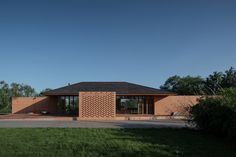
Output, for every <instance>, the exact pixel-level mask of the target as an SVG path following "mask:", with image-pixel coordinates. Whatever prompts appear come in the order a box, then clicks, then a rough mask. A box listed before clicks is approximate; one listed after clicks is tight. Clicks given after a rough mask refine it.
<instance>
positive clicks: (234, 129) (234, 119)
mask: <svg viewBox="0 0 236 157" xmlns="http://www.w3.org/2000/svg"><path fill="white" fill-rule="evenodd" d="M235 95H236V88H229V89H225V90H224V91H223V92H222V96H218V97H207V98H202V99H200V100H199V103H198V104H197V105H195V106H193V107H191V108H190V116H191V119H192V122H194V123H195V124H196V125H197V127H198V128H200V129H202V130H204V131H207V132H211V133H216V134H218V135H223V136H228V137H229V138H236V101H235V99H236V97H235Z"/></svg>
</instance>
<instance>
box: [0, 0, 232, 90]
mask: <svg viewBox="0 0 236 157" xmlns="http://www.w3.org/2000/svg"><path fill="white" fill-rule="evenodd" d="M0 54H1V55H0V67H1V71H0V80H5V81H7V82H8V83H11V82H18V83H26V84H29V85H31V86H33V87H35V88H36V89H37V91H40V90H41V89H44V88H47V87H50V88H57V87H60V86H64V85H66V84H67V83H76V82H80V81H129V82H134V83H140V84H143V85H148V86H152V87H159V86H160V85H161V84H163V83H164V81H165V80H166V79H167V78H168V77H169V76H171V75H175V74H177V75H180V76H185V75H188V74H189V75H194V76H196V75H201V76H203V77H205V76H207V75H208V74H209V73H212V72H213V71H223V70H225V69H227V68H229V67H230V66H235V65H236V1H235V0H232V1H229V0H222V1H217V0H212V1H207V0H185V1H183V0H178V1H177V0H143V1H139V0H99V1H98V0H93V1H92V0H84V1H78V0H64V1H60V0H55V1H52V0H51V1H50V2H49V0H28V1H25V0H21V1H19V0H15V1H13V0H9V1H5V0H2V1H0Z"/></svg>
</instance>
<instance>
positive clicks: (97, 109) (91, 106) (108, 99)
mask: <svg viewBox="0 0 236 157" xmlns="http://www.w3.org/2000/svg"><path fill="white" fill-rule="evenodd" d="M44 95H45V97H14V98H13V99H12V113H14V114H17V113H29V112H33V113H41V112H42V111H47V112H49V113H50V114H57V115H71V116H76V117H79V119H127V117H128V118H130V117H133V118H136V119H145V118H150V117H156V116H171V115H174V114H178V115H185V114H186V113H185V111H184V107H186V106H188V105H194V104H196V103H197V99H198V98H199V96H177V95H176V94H175V93H171V92H168V91H165V90H160V89H155V88H151V87H146V86H142V85H138V84H133V83H128V82H80V83H77V84H72V85H68V86H65V87H62V88H58V89H55V90H51V91H48V92H45V93H44Z"/></svg>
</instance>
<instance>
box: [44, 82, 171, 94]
mask: <svg viewBox="0 0 236 157" xmlns="http://www.w3.org/2000/svg"><path fill="white" fill-rule="evenodd" d="M86 91H87V92H89V91H90V92H92V91H111V92H116V94H150V95H158V94H160V95H172V94H174V93H172V92H168V91H165V90H160V89H155V88H151V87H146V86H142V85H138V84H133V83H128V82H80V83H76V84H72V85H68V86H65V87H62V88H58V89H55V90H51V91H48V92H45V93H44V95H78V93H79V92H86Z"/></svg>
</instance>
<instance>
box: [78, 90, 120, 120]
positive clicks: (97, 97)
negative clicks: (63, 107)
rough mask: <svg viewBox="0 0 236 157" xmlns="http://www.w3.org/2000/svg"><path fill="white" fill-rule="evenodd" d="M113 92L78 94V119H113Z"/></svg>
mask: <svg viewBox="0 0 236 157" xmlns="http://www.w3.org/2000/svg"><path fill="white" fill-rule="evenodd" d="M115 101H116V94H115V92H80V93H79V117H80V118H84V119H86V118H87V119H100V118H102V119H109V118H114V117H115Z"/></svg>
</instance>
